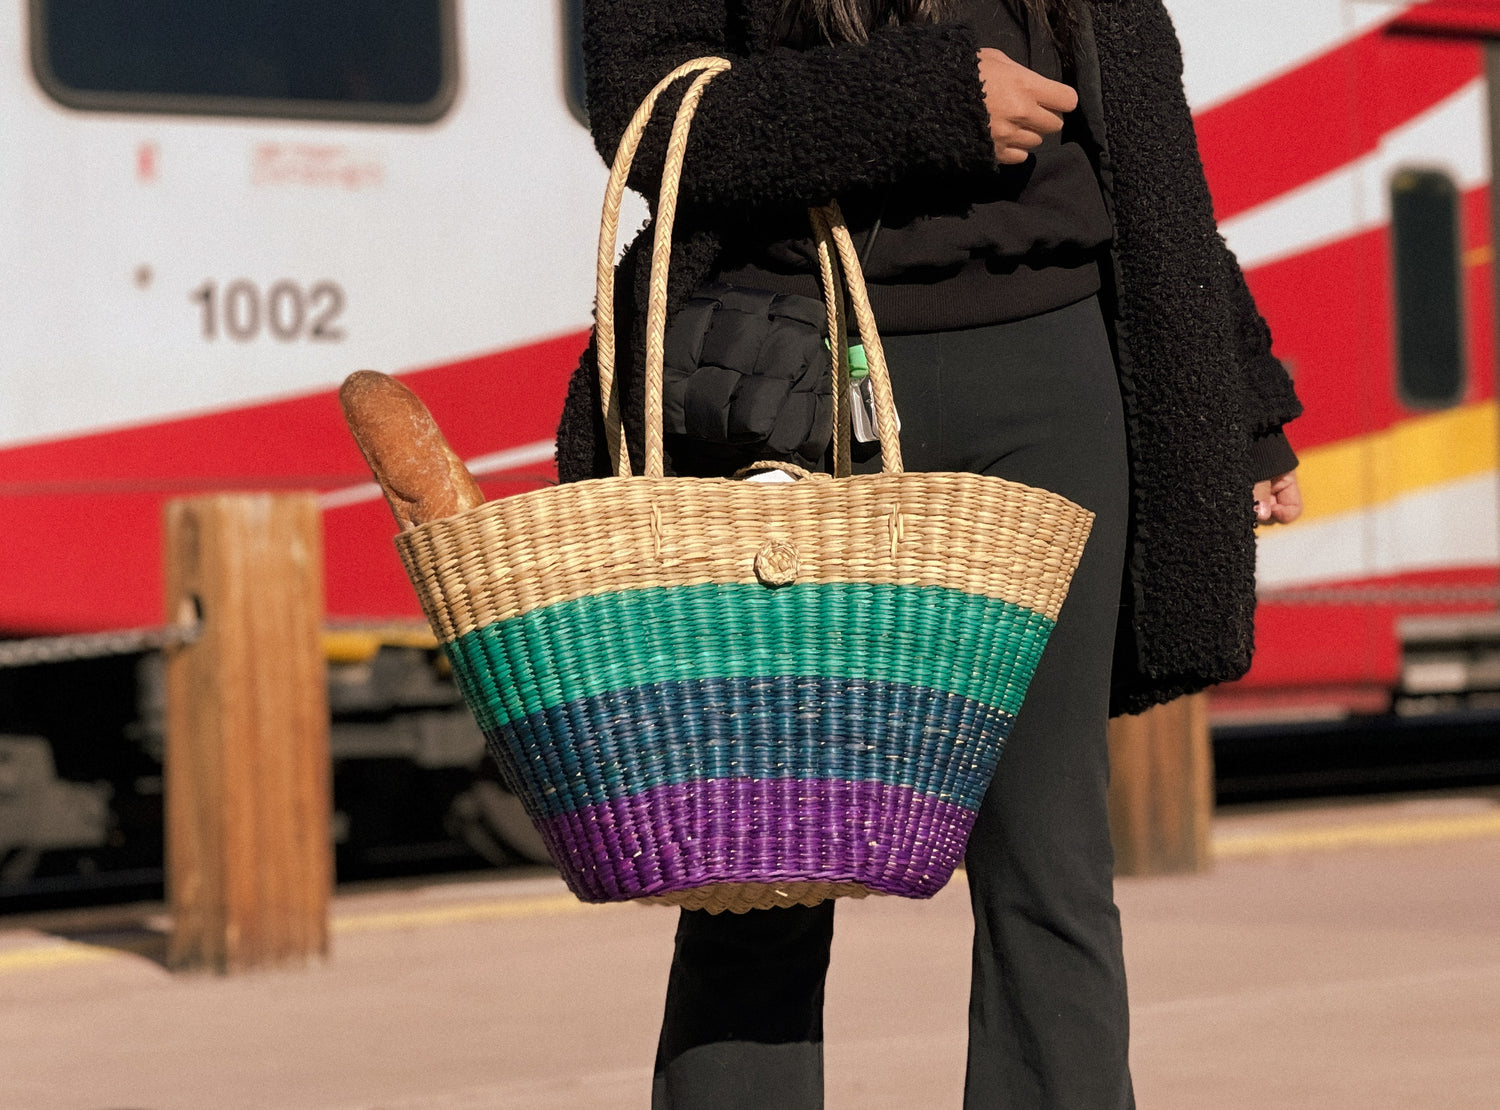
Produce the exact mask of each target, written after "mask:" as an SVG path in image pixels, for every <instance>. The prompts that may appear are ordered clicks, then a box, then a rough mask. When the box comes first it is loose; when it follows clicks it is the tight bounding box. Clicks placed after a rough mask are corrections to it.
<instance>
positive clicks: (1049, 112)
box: [979, 47, 1078, 164]
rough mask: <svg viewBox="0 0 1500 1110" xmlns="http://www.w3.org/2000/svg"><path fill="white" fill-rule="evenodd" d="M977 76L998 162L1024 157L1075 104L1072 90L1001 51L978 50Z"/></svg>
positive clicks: (1055, 129)
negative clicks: (981, 87)
mask: <svg viewBox="0 0 1500 1110" xmlns="http://www.w3.org/2000/svg"><path fill="white" fill-rule="evenodd" d="M979 79H980V82H981V83H982V85H983V86H984V106H985V108H986V110H987V111H988V112H989V116H990V138H991V139H992V140H993V141H994V144H995V157H996V159H998V160H999V161H1001V162H1004V163H1007V164H1015V163H1018V162H1024V161H1025V160H1026V158H1027V155H1028V154H1029V152H1030V151H1032V150H1034V149H1036V147H1037V146H1038V145H1039V144H1040V143H1041V141H1042V138H1043V136H1046V135H1053V134H1056V133H1057V132H1059V131H1061V130H1062V126H1063V115H1065V114H1066V113H1068V112H1071V111H1072V110H1073V109H1074V108H1076V107H1078V93H1077V92H1075V91H1074V90H1073V89H1072V88H1070V87H1069V86H1067V85H1064V84H1062V83H1061V82H1059V81H1053V80H1050V79H1049V78H1046V77H1043V76H1042V75H1041V74H1040V73H1036V72H1034V71H1032V70H1030V69H1027V68H1026V67H1025V66H1023V65H1020V64H1019V63H1017V62H1014V61H1012V60H1011V59H1010V58H1008V57H1007V56H1006V55H1005V54H1004V53H1003V52H1002V51H999V50H995V49H993V48H991V47H985V48H984V49H982V50H980V51H979Z"/></svg>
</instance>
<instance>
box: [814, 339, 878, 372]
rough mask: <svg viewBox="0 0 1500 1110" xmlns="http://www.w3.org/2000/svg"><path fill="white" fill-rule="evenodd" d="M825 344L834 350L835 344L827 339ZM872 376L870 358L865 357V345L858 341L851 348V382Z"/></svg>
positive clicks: (824, 341)
mask: <svg viewBox="0 0 1500 1110" xmlns="http://www.w3.org/2000/svg"><path fill="white" fill-rule="evenodd" d="M823 346H825V347H827V348H828V349H829V350H833V344H832V343H831V342H830V341H828V340H827V339H825V340H823ZM869 376H870V360H869V359H867V358H865V345H864V344H863V343H856V344H855V345H854V346H852V347H850V348H849V380H850V381H851V382H862V381H864V380H865V379H866V378H868V377H869Z"/></svg>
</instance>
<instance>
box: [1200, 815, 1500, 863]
mask: <svg viewBox="0 0 1500 1110" xmlns="http://www.w3.org/2000/svg"><path fill="white" fill-rule="evenodd" d="M1487 836H1500V813H1480V814H1473V815H1470V816H1466V817H1429V818H1423V819H1421V820H1412V821H1379V822H1371V823H1368V824H1360V825H1334V826H1330V827H1325V828H1312V829H1287V830H1285V831H1281V832H1266V833H1218V834H1215V836H1214V839H1213V850H1214V857H1215V858H1216V859H1242V858H1244V857H1247V856H1269V855H1277V854H1281V853H1290V852H1327V851H1334V850H1337V849H1340V848H1370V847H1379V848H1405V847H1415V846H1420V845H1423V844H1441V843H1446V842H1449V841H1455V840H1474V839H1478V838H1480V837H1487Z"/></svg>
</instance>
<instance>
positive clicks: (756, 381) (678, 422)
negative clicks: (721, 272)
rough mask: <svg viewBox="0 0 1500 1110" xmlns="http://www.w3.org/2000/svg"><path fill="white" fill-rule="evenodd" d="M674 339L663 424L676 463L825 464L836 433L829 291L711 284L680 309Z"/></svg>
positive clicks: (669, 344) (670, 332) (671, 330)
mask: <svg viewBox="0 0 1500 1110" xmlns="http://www.w3.org/2000/svg"><path fill="white" fill-rule="evenodd" d="M665 342H666V359H665V365H664V367H663V386H662V389H663V397H662V401H663V409H662V418H663V429H662V430H663V432H664V433H665V435H666V437H667V446H668V449H669V450H670V451H671V453H672V456H673V459H674V462H675V461H678V460H681V459H683V458H684V457H686V458H700V459H702V460H704V461H705V462H708V463H710V464H714V465H718V466H723V465H726V464H727V465H729V466H735V465H739V464H748V463H750V462H752V461H756V460H761V459H776V460H780V461H783V462H790V463H796V464H798V465H799V466H804V467H808V468H809V469H816V468H817V467H818V465H819V463H820V462H821V460H822V458H823V454H824V452H825V451H826V450H827V448H828V444H829V441H830V440H831V439H832V437H833V381H832V374H831V371H830V368H829V366H830V360H829V357H828V310H827V309H826V307H825V306H824V304H823V302H822V301H821V300H815V299H814V298H812V297H803V296H800V295H798V294H795V293H773V292H770V291H769V290H765V289H751V288H746V287H744V286H738V285H725V284H722V283H714V284H709V285H705V286H703V287H702V288H701V289H699V290H698V291H697V292H696V293H694V294H693V296H692V297H691V298H689V300H688V302H687V303H686V304H685V305H684V306H683V307H682V308H681V309H680V310H679V311H678V312H677V314H676V315H675V316H673V317H672V321H671V325H670V326H669V327H668V328H667V334H666V341H665Z"/></svg>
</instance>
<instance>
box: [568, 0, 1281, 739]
mask: <svg viewBox="0 0 1500 1110" xmlns="http://www.w3.org/2000/svg"><path fill="white" fill-rule="evenodd" d="M781 7H782V0H590V2H588V3H586V4H585V8H584V57H585V62H586V71H587V84H588V106H589V115H590V121H591V126H592V128H593V133H594V137H595V142H596V145H597V146H598V148H599V150H600V152H601V153H602V154H603V155H604V156H605V157H606V159H608V158H612V157H613V152H614V148H615V146H616V145H617V143H618V141H619V137H620V135H621V133H622V132H623V130H624V128H625V124H626V122H627V121H628V120H629V118H630V116H631V114H632V113H633V112H634V110H635V108H636V106H637V105H638V104H639V103H640V102H641V101H642V100H643V99H644V98H645V95H646V93H647V92H648V91H649V90H650V89H651V87H652V86H653V85H654V84H655V83H656V81H657V80H659V79H660V77H661V76H662V75H664V74H666V73H668V72H670V71H671V70H672V69H673V68H674V67H675V66H677V65H678V64H680V63H682V62H684V61H687V60H688V59H690V58H694V57H699V56H702V55H710V54H712V55H721V56H726V57H729V58H730V59H731V60H732V61H733V63H734V65H733V68H732V69H731V70H729V71H728V72H727V73H724V74H721V75H720V76H719V77H718V78H716V79H715V81H714V83H713V85H712V86H711V87H710V89H709V90H708V93H707V95H706V96H705V97H704V99H703V102H702V105H701V106H700V108H699V112H698V115H697V118H696V120H695V122H694V125H693V131H692V136H691V138H690V140H689V143H688V151H687V162H686V168H685V170H684V173H683V181H682V197H681V200H680V202H679V209H678V216H677V225H676V229H675V233H674V248H673V262H672V273H671V275H670V280H669V283H668V307H669V311H671V310H673V309H675V308H676V306H678V305H680V304H681V303H682V302H683V300H684V299H685V298H686V297H687V295H688V294H689V293H691V291H692V290H693V289H694V288H696V287H697V286H699V285H700V284H702V283H703V281H704V280H706V279H707V278H708V277H709V276H710V275H711V274H712V273H713V272H714V270H715V264H716V261H717V260H718V258H719V255H720V252H721V249H722V245H723V242H724V239H725V236H726V234H727V233H733V234H745V233H747V232H749V233H754V232H756V231H758V230H760V229H762V228H764V229H766V230H767V232H768V233H772V234H779V233H781V232H782V231H784V230H785V228H786V227H787V226H788V224H787V218H788V215H789V214H790V213H799V212H801V211H802V210H803V209H805V208H806V207H807V206H808V205H810V204H816V203H821V202H824V201H827V200H828V199H829V198H834V197H847V196H860V195H869V194H876V193H879V192H880V191H882V190H885V189H888V188H890V187H892V186H893V185H895V184H896V183H898V182H902V183H907V184H909V183H911V182H912V181H913V180H921V179H923V178H924V177H926V178H933V179H936V180H940V181H941V180H945V179H951V178H954V177H961V176H964V175H968V174H970V173H973V172H976V171H978V170H981V169H983V168H984V167H987V166H989V165H990V164H992V162H993V159H994V147H993V144H992V142H991V139H990V135H989V122H988V116H987V114H986V111H985V107H984V99H983V89H982V86H981V84H980V81H979V74H978V67H977V64H976V59H975V53H976V50H977V47H976V43H975V40H974V36H973V34H972V32H970V31H969V29H968V28H966V27H964V26H962V25H959V24H952V23H949V24H942V23H940V24H926V25H905V26H898V27H890V28H883V29H880V30H877V31H876V32H874V33H873V34H872V35H871V36H870V39H869V41H868V42H867V43H863V44H859V45H842V46H838V47H814V48H812V49H808V50H792V49H788V48H785V47H781V46H778V45H777V44H776V41H775V39H776V35H775V24H776V21H777V17H778V15H779V13H780V11H781ZM1084 15H1085V19H1084V27H1083V29H1082V32H1081V34H1080V35H1079V41H1078V42H1077V43H1076V46H1075V50H1076V53H1077V55H1078V61H1079V65H1078V70H1079V79H1078V83H1079V93H1080V100H1081V105H1082V110H1083V111H1084V112H1085V114H1086V116H1087V118H1088V119H1089V122H1090V126H1091V129H1092V130H1094V132H1095V138H1096V140H1098V141H1099V143H1100V146H1101V151H1100V154H1099V171H1100V178H1101V181H1102V183H1103V185H1104V188H1105V193H1106V198H1107V200H1108V201H1109V203H1110V208H1111V215H1112V217H1113V219H1114V224H1115V243H1114V250H1113V262H1114V265H1113V274H1112V275H1108V276H1110V277H1111V278H1112V280H1110V281H1109V282H1108V283H1107V288H1106V290H1105V294H1104V302H1105V306H1106V316H1107V318H1108V320H1109V322H1110V325H1111V329H1112V331H1111V334H1112V337H1113V340H1114V342H1115V348H1116V359H1117V364H1118V366H1119V371H1120V384H1121V393H1122V396H1123V397H1124V402H1125V412H1126V422H1127V433H1128V441H1129V448H1130V462H1131V476H1132V505H1131V509H1132V512H1131V532H1130V546H1129V554H1128V558H1127V566H1126V579H1125V583H1124V586H1123V590H1122V610H1121V622H1120V626H1121V634H1120V643H1119V650H1118V651H1117V653H1116V662H1115V673H1114V696H1113V705H1112V710H1113V712H1116V713H1119V712H1139V711H1141V710H1143V709H1145V708H1147V707H1149V706H1151V705H1153V704H1156V703H1158V702H1162V701H1167V700H1170V699H1171V698H1174V697H1177V696H1179V695H1181V694H1184V693H1188V692H1191V691H1194V690H1199V689H1202V688H1203V687H1205V686H1207V685H1209V684H1212V683H1215V682H1223V681H1227V680H1230V679H1233V678H1237V677H1239V676H1240V675H1242V674H1244V672H1245V671H1246V669H1248V667H1249V665H1250V656H1251V652H1252V649H1253V646H1254V631H1253V622H1254V612H1255V541H1254V531H1253V527H1254V511H1253V506H1252V498H1251V493H1250V490H1251V485H1252V481H1251V473H1252V464H1251V444H1252V441H1254V440H1256V439H1257V438H1258V437H1262V436H1264V435H1266V434H1267V433H1271V432H1274V431H1276V430H1277V429H1279V428H1280V427H1281V425H1282V424H1284V423H1286V422H1287V421H1288V420H1290V419H1292V418H1293V417H1294V416H1296V415H1297V414H1298V413H1299V412H1300V411H1301V410H1300V406H1299V404H1298V402H1297V399H1296V396H1295V394H1294V393H1293V391H1292V387H1291V383H1290V381H1289V379H1288V378H1287V375H1286V373H1285V371H1284V369H1283V368H1282V366H1281V364H1280V363H1279V362H1278V361H1276V359H1274V358H1273V357H1272V355H1271V352H1270V333H1269V330H1268V329H1267V327H1266V325H1265V323H1264V321H1263V320H1262V319H1261V317H1260V315H1259V313H1258V312H1257V311H1256V309H1255V305H1254V303H1253V302H1252V300H1251V298H1250V295H1249V292H1248V291H1247V289H1246V287H1245V283H1244V278H1243V276H1242V275H1241V273H1240V270H1239V267H1238V265H1237V264H1236V263H1235V261H1234V258H1233V256H1232V255H1231V254H1230V253H1229V251H1228V249H1227V248H1226V247H1225V245H1224V242H1223V240H1222V238H1221V237H1220V236H1219V233H1218V230H1217V227H1216V225H1215V223H1214V217H1213V209H1212V205H1211V202H1210V199H1209V194H1208V187H1207V185H1206V184H1205V182H1204V177H1203V169H1202V165H1201V163H1200V161H1199V157H1198V151H1197V144H1196V140H1195V137H1194V134H1193V125H1192V118H1191V115H1190V114H1189V111H1188V107H1187V103H1186V99H1185V97H1184V95H1183V91H1182V59H1181V52H1180V48H1179V46H1178V41H1177V37H1176V33H1175V31H1174V29H1173V27H1172V24H1171V20H1170V18H1169V16H1168V15H1167V12H1166V9H1165V8H1164V7H1163V6H1162V4H1161V2H1160V0H1089V2H1088V3H1087V4H1086V5H1085V11H1084ZM676 99H677V95H676V94H669V95H668V96H666V97H664V98H663V100H662V103H661V105H660V106H659V108H658V110H657V120H658V121H659V122H653V124H652V126H651V128H650V129H649V130H648V132H647V135H646V139H645V141H644V142H643V144H642V147H641V152H640V154H639V155H638V157H637V159H636V163H635V169H634V171H633V173H632V178H631V184H632V186H633V187H635V188H636V189H638V190H639V191H640V192H642V193H644V194H645V195H646V196H647V197H648V198H653V197H654V196H655V192H656V182H657V180H658V178H659V176H660V173H661V165H662V158H663V155H664V153H665V149H666V133H667V128H668V126H669V123H668V121H670V118H671V110H672V109H673V108H674V107H675V103H676ZM649 240H650V236H649V231H648V232H647V233H644V234H642V235H641V236H640V237H639V238H638V239H637V241H636V243H635V245H633V246H632V247H631V248H630V249H628V250H627V251H626V253H625V255H624V257H623V258H622V260H621V263H620V268H619V273H618V278H617V284H616V289H617V293H616V300H617V305H616V313H617V320H618V325H617V326H618V327H619V328H620V343H619V346H620V355H619V361H620V367H619V371H618V372H619V373H620V374H621V375H622V376H623V380H624V408H625V412H626V414H627V419H626V430H627V438H629V439H631V440H632V442H633V445H634V447H635V449H636V450H638V448H639V441H640V427H639V425H640V418H639V413H640V411H641V405H642V396H641V391H640V373H639V368H640V367H641V365H642V364H643V362H644V357H645V336H644V317H645V304H646V283H647V270H648V269H649V253H650V252H649ZM643 245H646V246H647V249H645V250H643V249H641V248H642V246H643ZM627 337H628V338H627ZM557 464H558V473H559V476H560V477H561V478H562V480H563V481H575V480H578V479H582V478H588V477H597V476H601V475H606V474H608V473H609V472H610V465H609V459H608V457H607V453H606V451H605V449H604V437H603V428H602V424H601V421H600V418H599V403H598V383H597V379H596V376H595V372H594V359H593V350H592V347H590V349H589V351H587V352H586V353H585V355H584V358H583V362H582V364H581V365H580V367H579V369H578V371H577V373H575V375H574V377H573V380H572V383H571V385H570V387H569V391H568V398H567V402H566V405H565V408H564V411H563V416H562V422H561V425H560V427H559V430H558V445H557Z"/></svg>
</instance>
